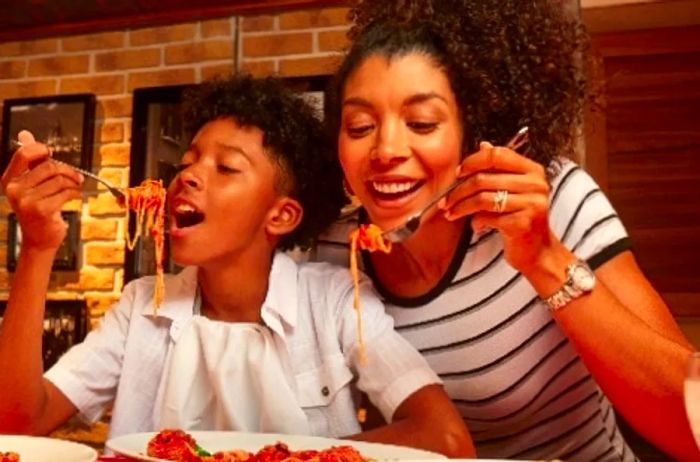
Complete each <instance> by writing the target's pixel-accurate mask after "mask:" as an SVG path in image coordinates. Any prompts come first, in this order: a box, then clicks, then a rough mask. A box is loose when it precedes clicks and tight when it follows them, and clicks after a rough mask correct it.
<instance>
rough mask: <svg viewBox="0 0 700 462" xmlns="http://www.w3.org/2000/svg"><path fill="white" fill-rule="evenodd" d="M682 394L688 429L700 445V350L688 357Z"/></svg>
mask: <svg viewBox="0 0 700 462" xmlns="http://www.w3.org/2000/svg"><path fill="white" fill-rule="evenodd" d="M683 396H684V398H685V412H686V414H687V415H688V421H689V422H690V429H691V431H692V432H693V436H694V437H695V444H697V445H698V447H700V352H697V351H696V352H695V353H692V354H691V355H690V357H689V358H688V371H687V373H686V376H685V389H684V392H683Z"/></svg>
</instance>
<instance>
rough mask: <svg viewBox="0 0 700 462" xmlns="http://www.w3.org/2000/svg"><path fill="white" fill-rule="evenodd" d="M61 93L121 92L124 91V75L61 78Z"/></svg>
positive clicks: (105, 93) (110, 93)
mask: <svg viewBox="0 0 700 462" xmlns="http://www.w3.org/2000/svg"><path fill="white" fill-rule="evenodd" d="M61 93H95V94H98V95H117V94H121V93H124V76H123V75H121V74H119V75H93V76H90V77H66V78H63V79H61Z"/></svg>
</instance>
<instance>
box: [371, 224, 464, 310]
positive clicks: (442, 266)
mask: <svg viewBox="0 0 700 462" xmlns="http://www.w3.org/2000/svg"><path fill="white" fill-rule="evenodd" d="M465 226H469V224H468V222H467V220H465V219H460V220H456V221H452V222H451V221H447V220H445V219H444V218H443V217H442V216H437V215H436V216H434V217H433V218H432V219H430V220H428V221H426V222H424V223H422V224H421V227H420V228H418V230H417V231H416V233H415V234H414V235H413V236H412V237H411V238H410V239H408V240H406V241H404V242H402V243H400V244H395V245H394V246H393V248H392V251H391V253H389V254H384V253H381V252H374V253H373V254H371V260H372V265H373V268H374V273H375V275H376V277H377V278H378V279H379V281H380V282H381V284H382V285H383V286H384V287H385V288H386V289H387V290H388V291H389V292H391V293H392V294H394V295H397V296H400V297H417V296H420V295H423V294H425V293H427V292H428V291H430V290H431V289H432V288H433V287H435V286H436V285H437V283H438V282H439V281H440V280H441V279H442V277H443V276H444V275H445V273H446V272H447V270H448V268H449V266H450V263H451V262H452V259H453V257H454V255H455V252H456V250H457V248H458V247H459V243H460V241H461V238H462V235H463V232H464V227H465Z"/></svg>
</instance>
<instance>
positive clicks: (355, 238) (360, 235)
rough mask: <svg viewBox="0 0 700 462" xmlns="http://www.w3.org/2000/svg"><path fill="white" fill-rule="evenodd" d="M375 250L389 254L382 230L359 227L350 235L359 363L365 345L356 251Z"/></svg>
mask: <svg viewBox="0 0 700 462" xmlns="http://www.w3.org/2000/svg"><path fill="white" fill-rule="evenodd" d="M358 250H368V251H370V252H375V251H377V250H379V251H381V252H384V253H389V252H391V241H388V240H386V239H384V237H383V236H382V229H381V228H380V227H379V226H377V225H374V224H369V225H360V227H359V228H357V229H356V230H355V231H353V232H352V233H350V274H352V282H353V287H354V290H353V300H352V307H353V308H354V309H355V314H356V315H357V338H358V343H359V347H360V362H364V361H365V344H364V340H363V337H362V313H361V311H360V272H359V269H358V265H357V251H358Z"/></svg>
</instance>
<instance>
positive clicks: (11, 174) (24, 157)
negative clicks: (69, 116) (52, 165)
mask: <svg viewBox="0 0 700 462" xmlns="http://www.w3.org/2000/svg"><path fill="white" fill-rule="evenodd" d="M27 133H29V132H27ZM29 135H30V136H31V133H29ZM47 157H49V151H48V149H47V148H46V146H44V145H42V144H39V143H36V142H34V143H30V144H29V145H24V146H22V148H21V149H20V150H19V151H17V152H15V153H14V154H13V155H12V157H11V158H10V163H9V164H8V165H7V168H6V169H5V171H4V172H3V174H2V180H1V181H2V186H3V187H4V188H6V187H7V184H8V183H9V182H10V181H12V180H13V179H14V178H16V177H18V176H20V175H22V174H23V173H24V172H26V171H27V170H28V169H29V168H32V167H34V166H35V165H36V164H38V163H41V161H42V160H44V159H46V158H47Z"/></svg>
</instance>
